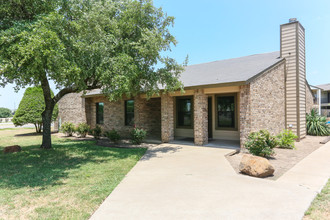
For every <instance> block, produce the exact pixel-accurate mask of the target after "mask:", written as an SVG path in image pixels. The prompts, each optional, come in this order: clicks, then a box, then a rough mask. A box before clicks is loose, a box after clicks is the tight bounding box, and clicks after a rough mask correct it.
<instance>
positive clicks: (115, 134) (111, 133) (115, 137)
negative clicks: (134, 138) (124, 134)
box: [105, 129, 120, 143]
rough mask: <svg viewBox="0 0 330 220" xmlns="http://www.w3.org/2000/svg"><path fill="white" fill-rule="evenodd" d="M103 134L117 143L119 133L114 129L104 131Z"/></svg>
mask: <svg viewBox="0 0 330 220" xmlns="http://www.w3.org/2000/svg"><path fill="white" fill-rule="evenodd" d="M105 136H106V137H107V138H109V139H110V141H112V142H114V143H118V141H119V140H120V135H119V133H118V132H117V131H116V130H115V129H112V130H111V131H107V132H105Z"/></svg>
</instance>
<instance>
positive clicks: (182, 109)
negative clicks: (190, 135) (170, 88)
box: [176, 97, 193, 127]
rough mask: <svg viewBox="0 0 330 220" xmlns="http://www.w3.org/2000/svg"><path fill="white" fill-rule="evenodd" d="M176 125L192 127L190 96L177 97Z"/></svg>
mask: <svg viewBox="0 0 330 220" xmlns="http://www.w3.org/2000/svg"><path fill="white" fill-rule="evenodd" d="M176 107H177V127H192V125H193V119H192V100H191V98H181V97H180V98H177V104H176Z"/></svg>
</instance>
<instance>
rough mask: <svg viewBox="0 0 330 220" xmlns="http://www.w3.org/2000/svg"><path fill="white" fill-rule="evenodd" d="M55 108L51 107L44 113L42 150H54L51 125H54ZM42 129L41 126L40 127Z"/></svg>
mask: <svg viewBox="0 0 330 220" xmlns="http://www.w3.org/2000/svg"><path fill="white" fill-rule="evenodd" d="M53 109H54V106H51V108H49V109H47V108H46V109H45V111H44V112H43V113H42V123H43V130H42V144H41V146H40V148H43V149H50V148H52V134H51V124H52V114H53ZM40 127H41V126H40Z"/></svg>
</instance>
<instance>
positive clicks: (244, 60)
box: [180, 51, 282, 87]
mask: <svg viewBox="0 0 330 220" xmlns="http://www.w3.org/2000/svg"><path fill="white" fill-rule="evenodd" d="M281 60H282V58H280V53H279V51H276V52H271V53H263V54H255V55H250V56H245V57H239V58H234V59H227V60H219V61H214V62H210V63H202V64H196V65H191V66H187V67H186V69H185V71H184V72H183V73H182V74H181V77H180V80H181V81H182V82H183V84H184V86H185V87H191V86H201V85H212V84H221V83H232V82H242V81H247V80H249V79H251V78H252V77H254V76H256V75H257V74H259V73H261V72H262V71H264V70H265V69H267V68H269V67H270V66H272V65H274V64H276V63H277V62H279V61H281Z"/></svg>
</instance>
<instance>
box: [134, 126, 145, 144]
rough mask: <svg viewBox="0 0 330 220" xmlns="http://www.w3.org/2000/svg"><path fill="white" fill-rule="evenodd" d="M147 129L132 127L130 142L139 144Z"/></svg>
mask: <svg viewBox="0 0 330 220" xmlns="http://www.w3.org/2000/svg"><path fill="white" fill-rule="evenodd" d="M146 136H147V131H146V130H144V129H142V128H134V129H133V130H132V131H131V142H132V144H141V143H142V141H143V140H144V139H145V138H146Z"/></svg>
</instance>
